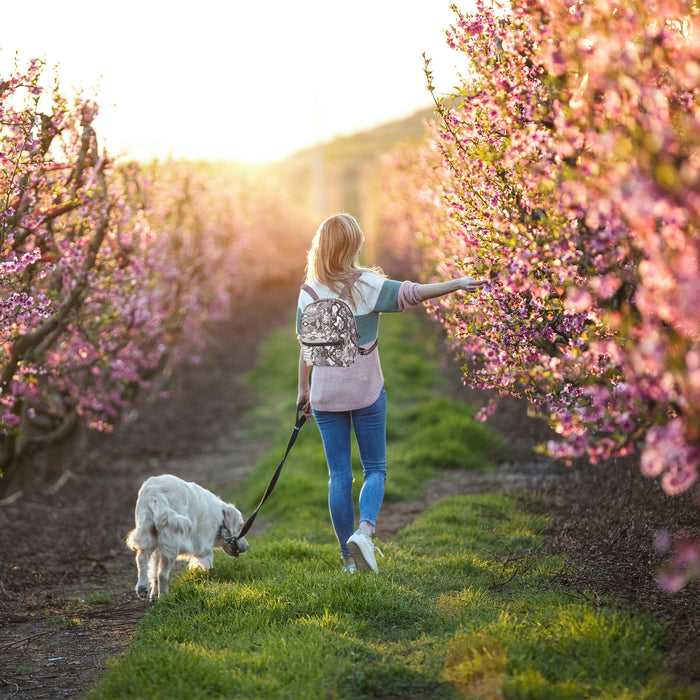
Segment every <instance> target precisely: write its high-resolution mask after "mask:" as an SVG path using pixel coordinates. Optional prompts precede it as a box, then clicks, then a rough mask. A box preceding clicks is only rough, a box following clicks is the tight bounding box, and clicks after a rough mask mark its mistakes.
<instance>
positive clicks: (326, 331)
mask: <svg viewBox="0 0 700 700" xmlns="http://www.w3.org/2000/svg"><path fill="white" fill-rule="evenodd" d="M361 274H362V273H360V272H356V273H355V274H354V275H353V276H352V277H351V278H350V280H349V281H348V283H347V284H346V285H345V286H344V287H343V289H342V291H341V292H340V294H339V296H337V297H326V298H323V299H319V296H318V294H316V292H315V291H314V290H313V289H312V288H311V287H309V285H308V284H303V285H302V286H301V288H302V289H303V290H304V291H305V292H308V294H309V295H311V298H312V299H313V301H312V302H311V303H310V304H308V305H307V306H306V308H305V309H304V311H303V312H302V314H301V323H300V328H301V330H300V333H299V342H300V343H301V348H302V357H303V359H304V362H305V363H306V364H307V365H312V366H314V367H349V366H350V365H351V364H353V362H355V358H356V357H357V354H358V353H359V354H361V355H368V354H369V353H370V352H372V350H374V348H375V347H376V346H377V341H376V340H375V341H374V343H373V344H372V345H371V347H369V348H364V349H363V348H360V346H359V344H358V338H357V326H356V325H355V316H354V314H353V313H352V309H351V308H350V306H349V305H348V303H347V301H345V300H346V299H347V296H348V294H349V293H350V289H351V288H352V285H353V284H355V282H357V280H358V279H359V278H360V275H361Z"/></svg>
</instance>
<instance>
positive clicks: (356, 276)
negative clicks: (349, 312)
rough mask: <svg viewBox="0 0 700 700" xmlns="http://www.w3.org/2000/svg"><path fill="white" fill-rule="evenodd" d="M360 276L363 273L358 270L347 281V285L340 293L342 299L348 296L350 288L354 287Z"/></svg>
mask: <svg viewBox="0 0 700 700" xmlns="http://www.w3.org/2000/svg"><path fill="white" fill-rule="evenodd" d="M360 277H362V273H361V272H356V273H355V274H354V275H353V276H352V277H351V278H350V279H349V280H348V281H347V283H346V285H345V286H344V287H343V289H342V291H341V292H340V294H339V295H338V296H339V298H340V299H345V298H346V297H347V296H348V294H350V290H351V289H352V285H353V284H355V282H357V280H359V279H360Z"/></svg>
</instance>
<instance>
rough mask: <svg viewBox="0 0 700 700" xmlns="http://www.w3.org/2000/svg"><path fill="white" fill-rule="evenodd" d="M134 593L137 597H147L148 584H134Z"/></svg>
mask: <svg viewBox="0 0 700 700" xmlns="http://www.w3.org/2000/svg"><path fill="white" fill-rule="evenodd" d="M136 595H137V596H138V597H139V598H148V586H138V585H137V586H136Z"/></svg>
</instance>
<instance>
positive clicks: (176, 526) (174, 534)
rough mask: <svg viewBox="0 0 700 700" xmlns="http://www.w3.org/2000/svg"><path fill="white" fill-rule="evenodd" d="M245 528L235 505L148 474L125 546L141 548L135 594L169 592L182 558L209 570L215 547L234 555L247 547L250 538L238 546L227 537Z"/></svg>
mask: <svg viewBox="0 0 700 700" xmlns="http://www.w3.org/2000/svg"><path fill="white" fill-rule="evenodd" d="M242 527H243V516H242V515H241V513H240V511H239V510H238V509H237V508H236V507H235V506H234V505H232V504H230V503H224V501H222V500H221V499H220V498H219V497H218V496H215V495H214V494H213V493H211V491H207V489H205V488H203V487H201V486H199V485H198V484H195V483H193V482H191V481H183V480H182V479H180V478H179V477H177V476H173V475H172V474H163V475H161V476H152V477H150V478H148V479H146V481H144V482H143V484H142V485H141V488H140V489H139V494H138V498H137V500H136V527H135V528H134V529H133V530H132V531H131V532H130V533H129V535H128V537H127V538H126V546H127V547H128V548H129V549H133V550H134V551H135V552H136V566H137V567H138V581H137V582H136V594H137V595H138V596H139V598H146V597H147V596H148V597H150V598H151V599H153V598H158V597H159V596H162V595H164V594H165V593H166V592H167V590H168V580H169V578H170V570H171V569H172V567H173V564H174V563H175V561H176V560H177V559H185V560H188V562H189V568H191V569H195V568H201V569H204V570H205V571H206V570H208V569H210V568H211V566H212V561H213V558H214V548H215V547H221V548H222V549H223V550H224V551H225V552H226V553H227V554H229V555H231V556H238V553H239V552H241V553H242V552H245V551H246V550H247V549H248V543H247V542H246V540H245V538H241V539H239V540H238V541H237V545H238V547H237V548H236V547H235V546H233V545H231V544H230V543H228V542H226V539H227V538H230V537H236V536H238V533H239V532H240V531H241V528H242Z"/></svg>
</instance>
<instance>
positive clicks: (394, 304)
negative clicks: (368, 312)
mask: <svg viewBox="0 0 700 700" xmlns="http://www.w3.org/2000/svg"><path fill="white" fill-rule="evenodd" d="M400 288H401V282H397V281H396V280H385V281H384V283H383V284H382V288H381V289H380V291H379V296H378V297H377V303H376V304H375V305H374V309H373V311H374V312H375V313H380V314H381V313H396V312H398V311H401V309H399V289H400Z"/></svg>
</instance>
